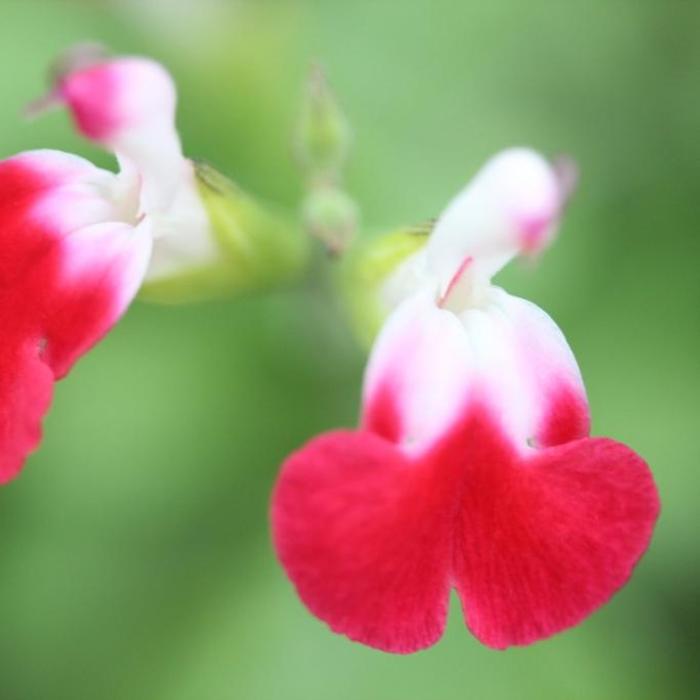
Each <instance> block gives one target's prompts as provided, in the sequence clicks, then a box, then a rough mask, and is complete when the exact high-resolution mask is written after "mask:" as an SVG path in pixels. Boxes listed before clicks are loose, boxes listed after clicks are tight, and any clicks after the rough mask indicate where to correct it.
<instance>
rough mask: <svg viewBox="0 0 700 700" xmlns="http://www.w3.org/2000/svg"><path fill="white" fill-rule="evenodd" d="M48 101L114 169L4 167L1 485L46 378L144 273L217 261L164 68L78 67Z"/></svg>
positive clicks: (66, 158)
mask: <svg viewBox="0 0 700 700" xmlns="http://www.w3.org/2000/svg"><path fill="white" fill-rule="evenodd" d="M74 59H75V57H74ZM51 99H52V100H54V101H55V100H61V101H64V102H65V103H66V104H67V105H68V106H69V108H70V109H71V111H72V113H73V115H74V117H75V121H76V124H77V126H78V128H79V130H80V131H81V132H82V133H83V134H85V135H86V136H88V137H90V138H92V139H94V140H96V141H98V142H99V143H101V144H103V145H104V146H106V147H107V148H109V149H111V150H113V151H114V152H115V153H116V155H117V157H118V159H119V162H120V165H121V171H120V172H119V173H118V174H115V173H111V172H108V171H106V170H102V169H100V168H97V167H95V166H94V165H92V164H91V163H89V162H88V161H86V160H84V159H82V158H79V157H77V156H73V155H69V154H66V153H61V152H58V151H48V150H44V151H30V152H26V153H21V154H19V155H16V156H14V157H11V158H8V159H6V160H4V161H1V162H0V222H1V223H2V226H1V227H0V238H1V239H2V255H0V315H1V316H2V321H3V328H4V339H3V342H2V345H1V346H0V482H6V481H8V480H9V479H11V478H12V477H14V476H15V475H16V474H17V473H18V471H19V470H20V469H21V467H22V465H23V463H24V459H25V457H26V455H27V454H28V453H29V452H30V451H32V450H33V449H34V448H35V447H36V446H37V444H38V442H39V440H40V436H41V419H42V417H43V415H44V413H45V412H46V411H47V409H48V406H49V403H50V401H51V394H52V386H53V382H54V381H55V380H56V379H60V378H62V377H63V376H65V375H66V373H67V372H68V371H69V370H70V368H71V367H72V365H73V363H74V362H75V361H76V360H77V359H78V358H79V357H80V356H81V355H82V354H83V353H84V352H86V351H87V350H88V349H90V347H91V346H92V345H94V344H95V343H96V342H97V341H98V340H99V339H100V338H102V336H103V335H104V334H105V333H106V332H107V331H108V330H109V329H110V328H111V327H112V326H113V325H114V323H115V322H116V321H117V320H118V318H119V317H120V316H121V314H122V313H123V312H124V311H125V309H126V308H127V306H128V305H129V303H130V302H131V300H132V298H133V297H134V295H135V294H136V292H137V291H138V289H139V287H140V286H141V283H142V281H143V280H144V278H145V277H153V276H157V275H162V274H169V273H171V272H172V271H173V270H174V269H179V268H181V267H182V266H184V265H190V266H191V265H193V264H196V263H197V262H198V261H201V260H204V259H206V258H207V256H209V255H213V254H214V252H213V249H212V244H211V237H210V233H211V232H210V230H209V223H208V219H207V216H206V212H205V210H204V207H203V205H202V204H201V202H200V200H199V197H198V195H197V192H196V188H195V183H194V175H193V172H192V166H191V164H190V163H189V161H187V160H186V159H185V158H184V157H183V156H182V152H181V149H180V142H179V139H178V136H177V133H176V131H175V124H174V119H175V89H174V86H173V83H172V79H171V78H170V76H169V75H168V74H167V73H166V72H165V70H164V69H163V68H162V67H161V66H159V65H158V64H156V63H154V62H152V61H150V60H147V59H141V58H124V59H115V60H106V59H100V60H97V61H96V62H95V61H94V60H91V61H88V62H87V63H86V62H85V61H80V60H73V61H71V62H70V65H69V66H68V68H67V69H66V70H64V71H62V72H61V74H60V76H59V77H58V80H57V83H56V85H55V88H54V90H53V91H52V93H51Z"/></svg>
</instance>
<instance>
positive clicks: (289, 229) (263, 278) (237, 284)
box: [139, 163, 309, 304]
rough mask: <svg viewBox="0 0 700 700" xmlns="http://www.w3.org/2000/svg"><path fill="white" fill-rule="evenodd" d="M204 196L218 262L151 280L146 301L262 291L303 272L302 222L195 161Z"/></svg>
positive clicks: (305, 253) (306, 252)
mask: <svg viewBox="0 0 700 700" xmlns="http://www.w3.org/2000/svg"><path fill="white" fill-rule="evenodd" d="M195 174H196V179H197V186H198V190H199V195H200V197H201V199H202V202H203V204H204V207H205V209H206V211H207V214H208V216H209V223H210V225H211V232H212V236H213V237H214V240H215V242H216V244H217V246H218V249H219V251H218V252H219V254H218V256H217V257H216V259H215V260H213V261H211V262H210V263H207V264H206V265H204V266H200V267H195V268H189V269H187V270H185V271H182V272H178V273H177V274H176V275H173V276H168V277H165V278H162V279H156V280H153V281H148V282H146V283H145V284H144V285H143V287H142V288H141V291H140V293H139V296H140V298H141V299H143V300H146V301H152V302H156V303H165V304H181V303H187V302H194V301H202V300H206V299H214V298H222V297H228V296H234V295H237V294H243V293H247V292H254V291H259V290H262V289H267V288H271V287H276V286H279V285H282V284H285V283H288V282H290V281H292V280H294V279H296V278H298V277H300V276H301V275H302V273H303V272H304V271H305V270H306V267H307V263H308V258H309V241H308V237H307V236H305V235H304V234H303V232H302V231H301V230H300V229H299V228H298V226H297V225H296V224H295V223H293V222H292V221H290V220H289V219H287V218H285V217H284V216H282V215H280V214H279V213H278V212H276V211H274V210H273V209H272V208H270V207H267V206H262V205H261V204H260V203H259V202H257V201H256V200H255V199H254V198H253V197H251V196H250V195H248V194H246V193H245V192H243V191H242V190H241V189H240V188H239V187H237V186H236V185H235V184H234V183H233V182H231V181H230V180H229V179H228V178H227V177H225V176H224V175H222V174H221V173H219V172H218V171H217V170H215V169H214V168H212V167H211V166H209V165H205V164H203V163H195Z"/></svg>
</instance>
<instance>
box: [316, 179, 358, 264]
mask: <svg viewBox="0 0 700 700" xmlns="http://www.w3.org/2000/svg"><path fill="white" fill-rule="evenodd" d="M359 216H360V212H359V209H358V207H357V204H355V201H354V200H353V199H352V198H351V197H350V195H348V194H346V193H345V192H344V191H343V190H339V189H337V188H335V187H319V188H316V189H313V190H311V191H310V192H309V194H308V195H307V196H306V199H305V200H304V205H303V209H302V218H303V221H304V226H305V228H306V230H307V231H308V232H309V233H310V234H311V235H312V236H314V237H315V238H317V239H318V240H320V241H321V242H322V243H323V244H324V245H325V247H326V250H327V251H328V253H329V255H331V256H337V255H340V254H342V253H343V252H344V251H345V250H346V249H347V248H348V247H349V245H350V243H351V242H352V239H353V238H354V236H355V231H356V230H357V224H358V219H359Z"/></svg>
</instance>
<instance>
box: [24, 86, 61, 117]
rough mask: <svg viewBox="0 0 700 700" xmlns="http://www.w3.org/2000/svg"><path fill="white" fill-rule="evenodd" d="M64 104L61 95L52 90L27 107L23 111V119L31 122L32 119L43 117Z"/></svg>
mask: <svg viewBox="0 0 700 700" xmlns="http://www.w3.org/2000/svg"><path fill="white" fill-rule="evenodd" d="M62 102H63V100H62V99H61V95H60V94H59V93H58V92H57V91H56V90H50V91H49V92H47V93H46V94H45V95H42V96H41V97H38V98H37V99H35V100H32V101H31V102H30V103H29V104H27V105H25V106H24V108H23V109H22V111H21V115H22V118H23V119H25V120H27V121H31V120H32V119H36V118H37V117H41V116H42V115H43V114H45V113H46V112H50V111H51V110H53V109H56V108H57V107H60V106H61V104H62Z"/></svg>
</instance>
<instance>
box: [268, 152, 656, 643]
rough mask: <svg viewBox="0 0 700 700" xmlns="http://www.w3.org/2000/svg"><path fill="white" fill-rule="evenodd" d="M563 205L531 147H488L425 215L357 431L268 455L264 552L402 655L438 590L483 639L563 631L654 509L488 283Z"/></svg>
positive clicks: (641, 483)
mask: <svg viewBox="0 0 700 700" xmlns="http://www.w3.org/2000/svg"><path fill="white" fill-rule="evenodd" d="M562 203H563V196H562V187H561V182H560V179H559V178H558V176H557V174H556V172H555V170H554V169H553V168H552V167H551V166H550V165H549V164H548V163H547V162H546V161H545V160H544V159H543V158H541V157H540V156H538V155H537V154H535V153H533V152H531V151H528V150H524V149H513V150H509V151H505V152H503V153H502V154H500V155H498V156H496V157H495V158H494V159H492V160H491V161H490V162H489V163H487V165H486V166H485V167H484V168H483V170H482V171H481V172H480V173H479V174H478V175H477V177H476V178H475V180H474V181H473V182H472V183H471V184H470V185H469V186H468V187H467V188H466V189H465V190H464V191H463V192H462V193H461V194H459V195H458V196H457V197H456V199H455V200H454V201H453V202H452V203H451V204H450V205H449V206H448V208H447V209H446V211H445V212H444V213H443V214H442V216H441V217H440V218H439V220H438V222H437V224H436V226H435V229H434V231H433V233H432V234H431V236H430V238H429V240H428V243H427V246H426V247H425V249H424V250H423V251H422V252H421V253H420V255H419V257H418V258H415V259H414V260H413V262H412V265H413V270H412V273H411V275H412V279H413V282H412V284H411V285H409V286H410V287H411V289H412V291H411V292H410V293H408V294H407V290H406V279H404V281H403V284H404V292H403V293H404V297H405V298H404V300H403V301H402V302H401V303H399V305H398V306H397V308H396V309H395V311H394V312H393V313H392V314H391V316H390V317H389V319H388V320H387V322H386V324H385V325H384V327H383V329H382V331H381V333H380V335H379V337H378V339H377V341H376V343H375V345H374V348H373V350H372V353H371V356H370V360H369V364H368V367H367V370H366V374H365V382H364V392H363V406H362V417H361V425H360V427H359V428H358V429H357V430H338V431H334V432H330V433H326V434H324V435H321V436H320V437H317V438H315V439H313V440H312V441H311V442H309V443H308V444H307V445H306V446H304V447H303V448H302V449H300V450H299V451H298V452H296V453H295V454H293V455H291V456H290V457H289V458H288V459H287V461H286V462H285V464H284V466H283V468H282V471H281V475H280V477H279V481H278V483H277V485H276V488H275V491H274V495H273V501H272V513H271V517H272V530H273V539H274V544H275V547H276V550H277V553H278V556H279V559H280V561H281V563H282V565H283V566H284V568H285V570H286V572H287V574H288V576H289V578H290V579H291V580H292V582H293V583H294V585H295V586H296V589H297V591H298V593H299V596H300V597H301V599H302V600H303V602H304V603H305V604H306V606H307V607H308V608H309V610H311V612H313V613H314V614H315V615H316V616H317V617H319V618H320V619H322V620H323V621H325V622H326V623H327V624H328V625H329V626H330V627H331V629H332V630H334V631H335V632H338V633H342V634H345V635H347V636H348V637H349V638H351V639H353V640H356V641H359V642H362V643H364V644H367V645H370V646H372V647H376V648H378V649H382V650H385V651H390V652H398V653H409V652H414V651H417V650H419V649H422V648H425V647H428V646H430V645H431V644H433V643H435V642H436V641H437V640H438V639H439V638H440V636H441V635H442V632H443V629H444V626H445V620H446V615H447V609H448V602H449V596H450V591H451V590H452V589H455V590H456V592H457V594H458V595H459V597H460V599H461V602H462V607H463V611H464V614H465V618H466V623H467V625H468V627H469V628H470V630H471V631H472V632H473V634H474V635H475V636H476V637H477V638H478V639H479V640H480V641H481V642H483V643H484V644H486V645H488V646H491V647H494V648H499V649H500V648H505V647H508V646H511V645H523V644H530V643H532V642H535V641H537V640H539V639H543V638H545V637H548V636H550V635H552V634H554V633H556V632H559V631H561V630H564V629H565V628H567V627H570V626H572V625H575V624H577V623H579V622H580V621H582V620H583V619H584V618H585V617H586V616H588V615H589V614H591V613H592V612H593V611H594V610H596V609H597V608H598V607H600V606H601V605H603V604H604V603H605V602H606V601H607V600H608V599H609V598H610V597H611V596H612V595H613V594H614V593H615V592H616V591H617V590H618V589H619V588H620V587H621V586H623V585H624V584H625V583H626V581H627V580H628V579H629V577H630V575H631V573H632V570H633V568H634V566H635V564H636V563H637V561H638V560H639V558H640V557H641V556H642V554H643V552H644V551H645V549H646V548H647V545H648V544H649V540H650V537H651V534H652V529H653V526H654V523H655V520H656V518H657V514H658V509H659V502H658V496H657V491H656V488H655V485H654V482H653V479H652V476H651V473H650V471H649V469H648V467H647V465H646V464H645V462H644V460H643V459H642V458H641V457H639V456H638V455H637V454H635V452H633V451H632V450H631V449H630V448H628V447H626V446H625V445H622V444H620V443H618V442H615V441H614V440H611V439H608V438H592V437H589V411H588V403H587V400H586V394H585V390H584V386H583V382H582V380H581V376H580V373H579V369H578V367H577V364H576V361H575V359H574V356H573V354H572V352H571V350H570V349H569V346H568V345H567V343H566V340H565V339H564V336H563V335H562V333H561V331H560V330H559V328H558V327H557V326H556V325H555V323H554V322H553V321H552V319H551V318H550V317H549V316H548V315H547V314H546V313H545V312H544V311H542V310H541V309H539V308H538V307H537V306H535V305H534V304H532V303H530V302H528V301H525V300H524V299H520V298H517V297H515V296H511V295H510V294H508V293H506V292H505V291H504V290H502V289H500V288H498V287H496V286H494V285H493V284H492V283H491V278H492V276H493V275H494V274H495V273H496V272H497V271H498V270H499V269H500V268H502V267H503V266H504V265H505V264H506V263H507V262H508V261H509V260H510V259H512V258H513V257H514V256H516V255H518V254H520V253H530V254H531V253H535V252H537V251H539V250H541V249H542V248H543V247H545V246H546V245H547V243H548V242H549V241H550V240H551V239H552V236H553V234H554V231H555V228H556V225H557V222H558V219H559V216H560V213H561V208H562Z"/></svg>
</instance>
